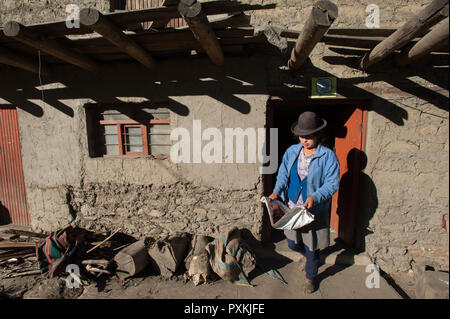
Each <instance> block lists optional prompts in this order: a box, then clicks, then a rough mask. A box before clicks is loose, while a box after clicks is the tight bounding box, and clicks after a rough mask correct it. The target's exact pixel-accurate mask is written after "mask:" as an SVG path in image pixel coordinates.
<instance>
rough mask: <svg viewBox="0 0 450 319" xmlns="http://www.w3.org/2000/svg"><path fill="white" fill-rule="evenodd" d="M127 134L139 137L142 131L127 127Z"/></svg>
mask: <svg viewBox="0 0 450 319" xmlns="http://www.w3.org/2000/svg"><path fill="white" fill-rule="evenodd" d="M127 134H128V135H139V136H141V134H142V130H141V128H140V127H127Z"/></svg>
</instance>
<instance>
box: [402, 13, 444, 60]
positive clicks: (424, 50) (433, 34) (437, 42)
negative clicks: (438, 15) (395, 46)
mask: <svg viewBox="0 0 450 319" xmlns="http://www.w3.org/2000/svg"><path fill="white" fill-rule="evenodd" d="M448 19H449V18H447V19H445V20H444V21H442V22H441V23H440V24H438V25H437V26H436V27H435V28H434V29H433V30H431V31H430V32H429V33H428V34H427V35H425V36H424V37H423V38H422V39H421V40H420V41H419V42H417V43H416V44H415V45H413V46H412V47H411V48H409V49H407V50H404V51H403V52H402V53H401V54H399V55H397V56H396V59H395V62H396V63H397V65H402V66H403V65H408V64H411V63H413V62H416V61H417V60H419V59H420V58H421V57H423V56H425V55H427V54H429V53H431V52H432V51H434V50H435V49H436V48H440V47H442V46H447V47H448V44H449V41H448V37H449V31H448V28H449V22H448V21H449V20H448Z"/></svg>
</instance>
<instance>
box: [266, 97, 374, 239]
mask: <svg viewBox="0 0 450 319" xmlns="http://www.w3.org/2000/svg"><path fill="white" fill-rule="evenodd" d="M314 104H320V105H330V106H331V105H338V106H353V107H354V108H355V109H360V110H361V111H362V123H361V127H360V129H361V149H360V150H361V151H362V152H365V151H366V137H367V110H368V105H369V100H367V99H343V98H335V99H333V98H326V99H310V98H304V99H286V100H283V99H269V100H268V102H267V111H266V129H267V132H266V145H267V146H269V145H270V142H269V137H270V135H269V129H270V128H273V125H274V115H275V108H276V107H289V106H295V107H307V106H311V105H314ZM346 138H347V137H346ZM268 152H270V150H268ZM269 154H270V153H269ZM341 161H342V159H341ZM279 164H281V163H279ZM342 164H343V163H341V165H342ZM341 175H342V174H341ZM358 183H359V181H358ZM273 185H274V176H273V175H272V174H270V175H264V176H263V190H264V195H266V196H268V195H269V194H271V193H272V190H273V189H272V188H273ZM358 189H359V187H358ZM338 193H339V191H338V192H337V193H336V194H334V195H333V202H336V199H337V196H338ZM360 196H361V195H360V193H358V196H357V198H358V205H359V198H360ZM358 205H357V206H356V207H358ZM333 210H334V212H333ZM331 211H332V214H333V216H330V219H332V220H333V221H334V223H335V225H337V226H334V228H333V230H334V231H336V233H338V232H339V227H340V226H339V216H338V215H337V214H336V209H335V207H332V208H331ZM266 215H267V214H264V216H266ZM330 221H331V220H330ZM354 223H355V225H354V226H355V227H357V223H358V220H355V221H354ZM335 228H336V229H335ZM263 233H264V235H263V238H265V239H268V240H270V239H271V233H272V229H271V227H270V223H269V225H267V221H266V220H265V219H264V220H263ZM354 235H356V232H355V234H354ZM344 241H345V242H346V243H347V244H348V245H349V246H354V245H355V244H356V242H355V238H352V239H348V238H346V239H345V240H344Z"/></svg>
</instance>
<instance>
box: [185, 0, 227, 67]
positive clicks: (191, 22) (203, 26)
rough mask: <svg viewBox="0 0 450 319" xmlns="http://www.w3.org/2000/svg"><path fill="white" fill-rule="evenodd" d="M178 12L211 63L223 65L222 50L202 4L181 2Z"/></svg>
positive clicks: (189, 1) (188, 1)
mask: <svg viewBox="0 0 450 319" xmlns="http://www.w3.org/2000/svg"><path fill="white" fill-rule="evenodd" d="M178 11H179V12H180V14H181V16H182V17H183V18H184V19H185V20H186V23H187V24H188V26H189V28H190V29H191V31H192V33H193V34H194V37H195V38H196V39H197V41H198V42H200V45H201V46H202V48H203V49H204V50H205V52H206V54H208V56H209V58H210V59H211V61H212V62H213V63H214V64H217V65H222V64H223V62H224V59H225V58H224V55H223V51H222V48H221V47H220V44H219V41H218V40H217V38H216V35H215V33H214V30H213V28H212V27H211V25H210V23H209V21H208V18H207V17H206V15H205V13H204V12H203V11H202V5H201V3H200V2H197V1H196V0H181V1H180V3H179V4H178Z"/></svg>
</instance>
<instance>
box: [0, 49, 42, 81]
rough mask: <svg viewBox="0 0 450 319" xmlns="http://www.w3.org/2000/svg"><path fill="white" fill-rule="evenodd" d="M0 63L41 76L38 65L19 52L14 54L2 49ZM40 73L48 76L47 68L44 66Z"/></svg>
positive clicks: (0, 50)
mask: <svg viewBox="0 0 450 319" xmlns="http://www.w3.org/2000/svg"><path fill="white" fill-rule="evenodd" d="M0 63H1V64H6V65H10V66H13V67H16V68H19V69H22V70H26V71H29V72H33V73H36V74H39V64H38V63H36V62H33V61H32V60H30V59H29V58H28V57H25V56H23V55H20V54H18V53H17V52H13V51H11V50H9V49H6V48H1V47H0ZM40 72H41V74H43V75H47V67H46V66H42V67H41V70H40Z"/></svg>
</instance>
